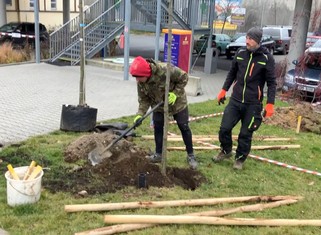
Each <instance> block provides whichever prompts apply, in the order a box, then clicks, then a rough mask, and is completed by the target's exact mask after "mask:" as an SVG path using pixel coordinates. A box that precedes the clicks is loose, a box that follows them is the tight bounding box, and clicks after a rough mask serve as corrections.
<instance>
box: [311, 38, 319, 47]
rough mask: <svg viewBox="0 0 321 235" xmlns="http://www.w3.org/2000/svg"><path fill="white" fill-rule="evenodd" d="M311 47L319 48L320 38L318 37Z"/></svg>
mask: <svg viewBox="0 0 321 235" xmlns="http://www.w3.org/2000/svg"><path fill="white" fill-rule="evenodd" d="M311 48H320V49H321V39H319V40H318V41H316V42H315V43H314V44H313V45H312V46H311Z"/></svg>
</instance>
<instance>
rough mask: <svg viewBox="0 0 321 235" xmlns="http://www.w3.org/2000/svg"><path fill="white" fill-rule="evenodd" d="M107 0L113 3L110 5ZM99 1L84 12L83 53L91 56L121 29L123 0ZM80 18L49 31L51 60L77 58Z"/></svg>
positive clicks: (123, 15) (123, 17) (73, 60)
mask: <svg viewBox="0 0 321 235" xmlns="http://www.w3.org/2000/svg"><path fill="white" fill-rule="evenodd" d="M109 2H113V5H110V7H109V4H108V3H109ZM114 2H115V1H104V0H99V1H96V2H95V3H93V4H92V5H91V6H90V7H88V8H87V9H86V10H85V11H84V17H85V27H84V35H85V56H86V58H91V57H93V56H94V55H95V54H97V53H98V52H99V51H100V50H101V49H103V48H104V47H106V45H108V43H110V42H111V41H112V40H113V39H114V38H115V37H116V36H117V35H120V34H121V33H122V32H123V29H124V21H125V14H124V9H125V8H124V1H123V0H119V1H117V3H114ZM79 25H80V17H79V16H77V17H75V18H74V19H72V20H70V21H69V22H67V23H66V24H64V25H63V26H62V27H61V28H59V29H58V30H56V31H55V32H53V33H52V34H50V49H51V51H50V54H51V56H50V58H51V59H50V62H55V61H56V60H58V59H63V60H68V61H70V63H71V65H76V64H78V63H79V61H80V32H79Z"/></svg>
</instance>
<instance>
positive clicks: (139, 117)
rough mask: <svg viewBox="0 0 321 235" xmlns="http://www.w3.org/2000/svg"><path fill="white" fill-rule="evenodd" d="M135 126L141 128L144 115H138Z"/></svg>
mask: <svg viewBox="0 0 321 235" xmlns="http://www.w3.org/2000/svg"><path fill="white" fill-rule="evenodd" d="M134 124H137V126H139V125H140V124H142V115H137V116H136V117H135V118H134Z"/></svg>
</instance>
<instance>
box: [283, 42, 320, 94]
mask: <svg viewBox="0 0 321 235" xmlns="http://www.w3.org/2000/svg"><path fill="white" fill-rule="evenodd" d="M316 43H318V44H319V46H320V47H314V48H312V46H311V47H309V48H308V50H307V51H306V53H305V55H304V56H303V58H301V59H300V60H294V61H293V62H292V63H293V64H294V65H295V68H294V69H291V70H289V71H288V72H287V73H286V75H285V79H284V84H283V87H282V90H283V91H294V92H300V93H299V94H300V95H301V97H302V98H313V99H321V82H320V78H321V40H319V41H317V42H316ZM316 43H315V44H316ZM311 48H312V50H310V49H311Z"/></svg>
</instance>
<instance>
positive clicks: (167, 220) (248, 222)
mask: <svg viewBox="0 0 321 235" xmlns="http://www.w3.org/2000/svg"><path fill="white" fill-rule="evenodd" d="M104 221H105V223H145V224H156V223H158V224H213V225H242V226H321V220H297V219H251V218H250V219H248V218H220V217H208V216H188V215H178V216H175V215H105V217H104Z"/></svg>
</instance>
